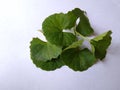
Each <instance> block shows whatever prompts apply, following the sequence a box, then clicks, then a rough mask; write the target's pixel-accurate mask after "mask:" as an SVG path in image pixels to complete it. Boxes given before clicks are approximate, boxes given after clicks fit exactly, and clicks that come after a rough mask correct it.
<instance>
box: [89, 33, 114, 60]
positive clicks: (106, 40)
mask: <svg viewBox="0 0 120 90" xmlns="http://www.w3.org/2000/svg"><path fill="white" fill-rule="evenodd" d="M111 33H112V32H111V31H108V32H105V33H103V34H101V35H99V36H97V37H95V38H94V39H92V40H91V41H90V43H91V44H92V46H93V48H94V53H95V56H96V58H99V59H101V60H102V59H103V58H104V57H105V56H106V50H107V48H108V47H109V45H110V44H111V40H112V38H111V36H110V35H111Z"/></svg>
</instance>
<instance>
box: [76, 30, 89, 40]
mask: <svg viewBox="0 0 120 90" xmlns="http://www.w3.org/2000/svg"><path fill="white" fill-rule="evenodd" d="M75 33H76V34H78V35H79V36H80V37H81V38H82V39H84V40H87V41H89V42H90V39H89V38H87V37H85V36H83V35H82V34H80V33H78V32H76V31H75Z"/></svg>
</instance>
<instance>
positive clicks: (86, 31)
mask: <svg viewBox="0 0 120 90" xmlns="http://www.w3.org/2000/svg"><path fill="white" fill-rule="evenodd" d="M73 13H74V14H75V15H76V16H77V17H80V21H79V23H78V25H77V27H76V31H77V32H79V33H80V34H82V35H83V36H89V35H91V34H93V33H94V30H93V28H92V27H91V25H90V22H89V19H88V17H87V16H86V15H85V13H86V12H84V11H82V10H80V9H78V8H76V9H74V10H73Z"/></svg>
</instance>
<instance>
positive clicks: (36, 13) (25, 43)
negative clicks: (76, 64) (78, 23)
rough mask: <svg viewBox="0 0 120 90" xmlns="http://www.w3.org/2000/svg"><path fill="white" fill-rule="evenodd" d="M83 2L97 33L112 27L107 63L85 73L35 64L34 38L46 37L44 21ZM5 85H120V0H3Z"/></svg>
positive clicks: (0, 26) (0, 34) (0, 77)
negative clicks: (33, 56) (32, 47)
mask: <svg viewBox="0 0 120 90" xmlns="http://www.w3.org/2000/svg"><path fill="white" fill-rule="evenodd" d="M75 7H79V8H81V9H83V10H85V11H87V15H88V17H89V19H90V22H91V23H92V27H93V28H94V30H95V32H96V33H98V34H101V33H103V32H105V31H107V30H109V29H110V30H112V32H113V34H112V37H113V39H112V44H111V46H110V47H109V49H108V53H107V56H106V58H105V60H104V61H103V62H101V61H99V62H98V63H97V64H95V65H94V66H92V67H91V68H90V69H88V70H87V71H84V72H74V71H72V70H71V69H69V68H68V67H65V66H64V67H62V68H61V69H58V70H55V71H51V72H47V71H43V70H41V69H39V68H36V66H35V65H34V64H33V63H32V60H31V59H30V50H29V45H30V44H29V42H30V41H31V40H32V38H33V37H40V38H41V39H43V40H44V37H43V36H42V34H41V33H40V32H38V31H37V30H38V29H41V24H42V22H43V20H44V19H45V18H46V17H47V16H49V15H51V14H53V13H56V12H58V13H59V12H67V11H69V10H72V9H74V8H75ZM0 90H120V0H0Z"/></svg>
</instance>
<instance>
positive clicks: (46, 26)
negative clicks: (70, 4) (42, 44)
mask: <svg viewBox="0 0 120 90" xmlns="http://www.w3.org/2000/svg"><path fill="white" fill-rule="evenodd" d="M76 20H77V17H76V16H75V15H74V14H73V13H72V12H68V13H67V14H63V13H59V14H53V15H51V16H49V17H47V18H46V19H45V20H44V22H43V24H42V29H43V34H44V35H45V37H46V39H47V40H48V41H49V42H50V43H52V44H55V45H60V46H62V45H63V42H64V38H63V37H64V34H63V29H70V28H72V27H74V26H75V23H76Z"/></svg>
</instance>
